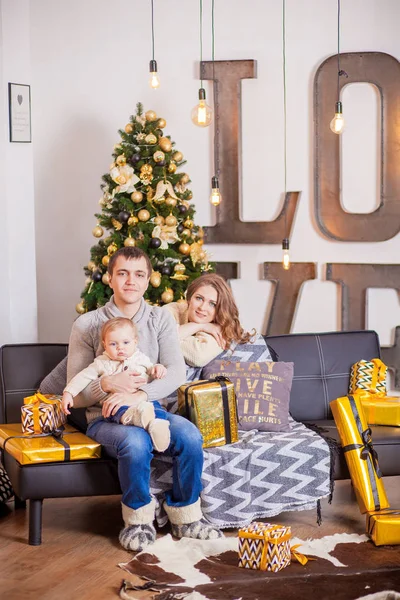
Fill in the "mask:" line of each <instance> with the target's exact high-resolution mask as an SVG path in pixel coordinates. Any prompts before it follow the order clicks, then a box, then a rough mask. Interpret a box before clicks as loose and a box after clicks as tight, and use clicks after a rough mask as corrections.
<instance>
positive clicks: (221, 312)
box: [186, 273, 255, 347]
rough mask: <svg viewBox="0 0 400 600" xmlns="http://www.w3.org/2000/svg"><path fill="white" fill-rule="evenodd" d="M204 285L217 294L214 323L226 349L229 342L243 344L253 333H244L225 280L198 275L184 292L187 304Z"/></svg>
mask: <svg viewBox="0 0 400 600" xmlns="http://www.w3.org/2000/svg"><path fill="white" fill-rule="evenodd" d="M205 285H210V286H211V287H213V288H214V290H215V291H216V292H217V298H218V299H217V306H216V307H215V317H214V321H213V322H214V323H216V324H217V325H219V326H220V327H221V333H222V336H223V338H224V339H225V340H226V342H227V347H228V346H229V345H230V344H231V342H237V343H238V344H244V343H246V342H248V341H249V340H250V339H251V337H252V336H253V335H254V333H255V332H254V331H253V332H252V333H249V332H248V331H245V330H244V329H243V327H242V326H241V324H240V321H239V311H238V308H237V306H236V302H235V300H234V298H233V294H232V291H231V289H230V287H229V286H228V284H227V283H226V281H225V279H224V278H223V277H221V276H220V275H217V274H216V273H207V274H205V275H200V277H197V279H195V280H194V281H192V283H191V284H190V285H189V287H188V289H187V291H186V300H187V301H188V303H189V302H190V299H191V298H192V296H194V295H195V293H196V292H197V290H198V289H199V288H201V287H203V286H205Z"/></svg>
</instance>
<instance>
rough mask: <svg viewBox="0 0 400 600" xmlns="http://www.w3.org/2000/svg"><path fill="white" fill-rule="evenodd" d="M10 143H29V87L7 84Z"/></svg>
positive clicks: (19, 84) (30, 139)
mask: <svg viewBox="0 0 400 600" xmlns="http://www.w3.org/2000/svg"><path fill="white" fill-rule="evenodd" d="M8 107H9V116H10V142H31V141H32V137H31V86H30V85H24V84H22V83H9V84H8Z"/></svg>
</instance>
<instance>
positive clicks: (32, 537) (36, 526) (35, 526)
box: [29, 499, 43, 546]
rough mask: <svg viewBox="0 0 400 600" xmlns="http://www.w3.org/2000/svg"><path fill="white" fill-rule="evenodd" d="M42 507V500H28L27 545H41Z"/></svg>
mask: <svg viewBox="0 0 400 600" xmlns="http://www.w3.org/2000/svg"><path fill="white" fill-rule="evenodd" d="M42 505H43V500H42V499H40V500H29V545H30V546H40V544H41V543H42Z"/></svg>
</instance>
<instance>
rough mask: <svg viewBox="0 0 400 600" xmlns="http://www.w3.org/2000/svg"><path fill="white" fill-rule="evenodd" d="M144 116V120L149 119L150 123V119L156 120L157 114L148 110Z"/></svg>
mask: <svg viewBox="0 0 400 600" xmlns="http://www.w3.org/2000/svg"><path fill="white" fill-rule="evenodd" d="M145 117H146V121H149V123H151V122H152V121H157V115H156V113H155V112H154V110H148V111H147V112H146V114H145Z"/></svg>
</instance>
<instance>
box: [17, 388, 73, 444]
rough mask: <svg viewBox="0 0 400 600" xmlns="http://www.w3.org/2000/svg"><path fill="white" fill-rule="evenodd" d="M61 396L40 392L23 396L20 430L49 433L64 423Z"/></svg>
mask: <svg viewBox="0 0 400 600" xmlns="http://www.w3.org/2000/svg"><path fill="white" fill-rule="evenodd" d="M66 420H67V417H66V416H65V414H64V413H63V412H62V410H61V396H53V395H49V394H46V395H45V394H40V393H39V392H38V393H36V394H34V395H33V396H28V397H27V398H24V405H23V406H21V422H22V431H23V432H24V433H26V434H38V433H49V432H50V431H54V430H55V429H58V428H59V427H61V426H62V425H64V423H66Z"/></svg>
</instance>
